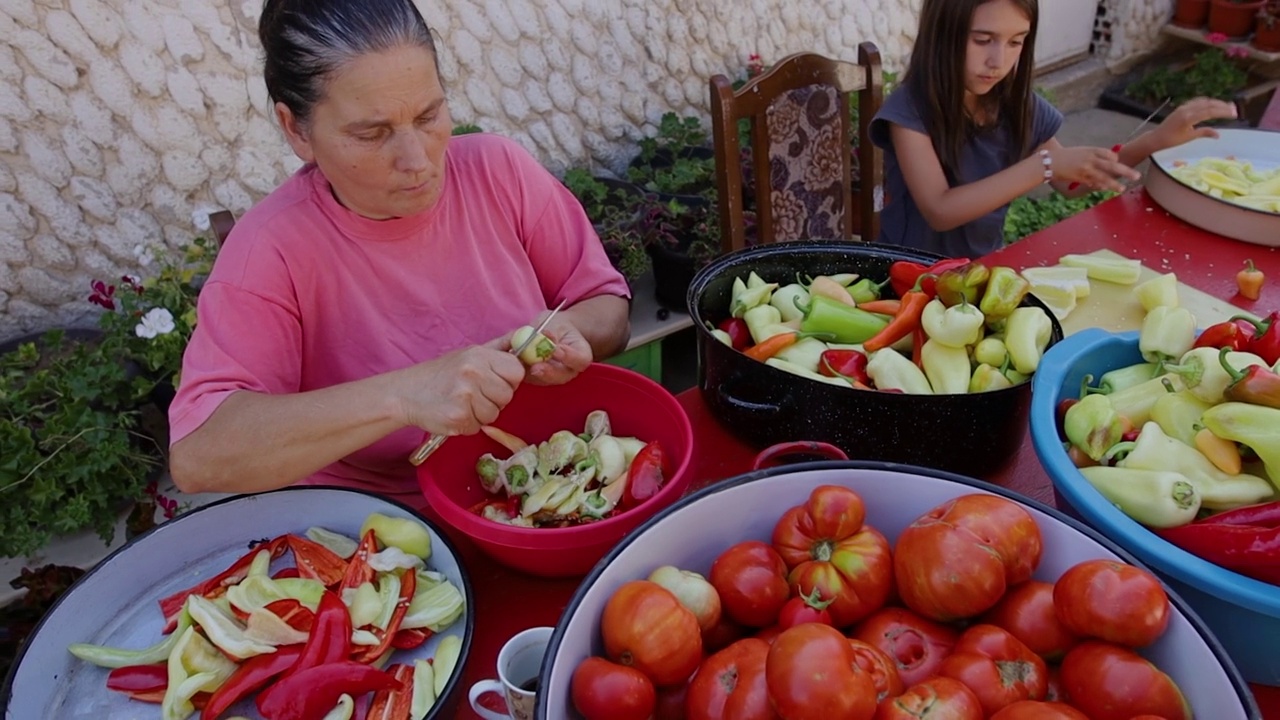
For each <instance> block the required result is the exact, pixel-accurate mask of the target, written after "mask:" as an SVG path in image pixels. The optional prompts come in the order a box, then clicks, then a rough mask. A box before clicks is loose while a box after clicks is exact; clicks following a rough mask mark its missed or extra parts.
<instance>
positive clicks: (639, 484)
mask: <svg viewBox="0 0 1280 720" xmlns="http://www.w3.org/2000/svg"><path fill="white" fill-rule="evenodd" d="M665 460H666V458H665V456H664V455H663V452H662V446H661V445H659V444H658V441H657V440H654V441H653V442H651V443H649V444H648V445H645V446H644V448H643V449H641V450H640V452H638V453H636V456H635V458H633V459H632V460H631V467H630V468H628V469H627V485H626V491H625V492H623V494H622V502H621V505H622V506H623V507H628V508H629V507H635V506H636V505H639V504H640V503H642V502H644V501H645V500H648V499H649V498H651V497H653V496H654V495H657V494H658V491H659V490H661V489H662V485H663V483H664V482H666V475H665V474H664V467H665Z"/></svg>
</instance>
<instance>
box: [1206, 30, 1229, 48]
mask: <svg viewBox="0 0 1280 720" xmlns="http://www.w3.org/2000/svg"><path fill="white" fill-rule="evenodd" d="M1204 39H1205V40H1208V41H1209V42H1211V43H1213V44H1214V45H1219V44H1221V43H1224V42H1226V41H1227V34H1226V33H1220V32H1211V33H1209V34H1207V35H1205V36H1204Z"/></svg>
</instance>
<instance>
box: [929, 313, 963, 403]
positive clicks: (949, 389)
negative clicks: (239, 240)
mask: <svg viewBox="0 0 1280 720" xmlns="http://www.w3.org/2000/svg"><path fill="white" fill-rule="evenodd" d="M957 307H959V306H957ZM920 363H921V364H922V365H924V374H925V377H926V378H927V379H928V380H929V387H931V388H933V392H934V393H935V394H937V395H959V394H962V393H966V392H969V378H970V372H969V353H968V351H966V350H965V349H964V348H963V347H954V346H952V345H944V344H943V343H940V342H938V341H937V340H936V339H933V338H930V339H929V340H927V341H925V344H924V347H922V348H920Z"/></svg>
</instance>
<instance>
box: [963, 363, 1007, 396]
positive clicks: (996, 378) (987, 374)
mask: <svg viewBox="0 0 1280 720" xmlns="http://www.w3.org/2000/svg"><path fill="white" fill-rule="evenodd" d="M1010 387H1013V381H1011V380H1010V379H1009V378H1008V377H1006V376H1005V374H1004V373H1002V372H1000V368H998V367H996V366H994V365H990V364H988V363H978V367H977V368H975V369H974V371H973V376H972V377H970V378H969V392H971V393H977V392H990V391H992V390H1003V389H1005V388H1010Z"/></svg>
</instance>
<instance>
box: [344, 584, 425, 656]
mask: <svg viewBox="0 0 1280 720" xmlns="http://www.w3.org/2000/svg"><path fill="white" fill-rule="evenodd" d="M417 590H418V575H417V573H416V572H415V571H414V569H413V568H406V569H405V571H404V573H403V574H402V575H401V576H400V597H399V598H398V599H397V600H396V608H395V610H393V611H392V612H391V620H390V621H389V622H387V627H386V629H385V630H384V629H382V628H377V627H375V628H372V629H371V630H370V632H372V633H373V634H374V635H375V636H377V638H378V644H377V645H364V646H362V647H361V648H360V649H358V650H357V651H356V652H354V653H352V654H351V656H352V659H354V660H356V661H357V662H363V663H371V662H373V661H374V660H377V659H378V658H380V657H382V655H383V654H384V653H386V652H387V651H388V650H390V649H391V641H392V640H393V639H395V636H396V633H398V632H399V631H400V623H402V622H404V616H405V613H407V612H409V603H410V602H412V601H413V595H414V593H415V592H417ZM343 609H344V610H345V609H346V607H345V606H343ZM347 617H348V620H347V622H348V625H347V627H348V630H347V637H348V638H349V637H351V630H350V622H351V621H350V616H347Z"/></svg>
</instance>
